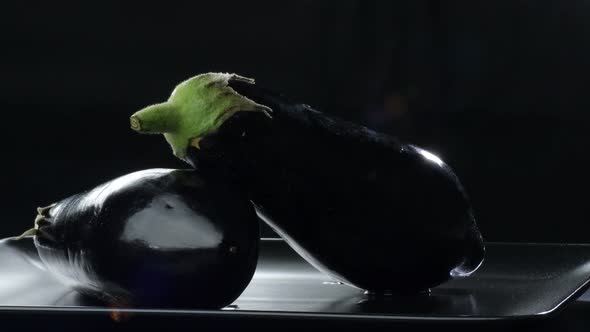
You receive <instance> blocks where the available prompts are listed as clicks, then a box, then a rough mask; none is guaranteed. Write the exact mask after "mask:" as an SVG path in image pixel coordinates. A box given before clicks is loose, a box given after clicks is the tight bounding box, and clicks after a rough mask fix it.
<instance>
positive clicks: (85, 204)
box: [23, 169, 259, 308]
mask: <svg viewBox="0 0 590 332" xmlns="http://www.w3.org/2000/svg"><path fill="white" fill-rule="evenodd" d="M38 213H39V214H38V215H37V218H36V219H35V228H33V229H32V230H30V231H28V232H25V234H23V235H24V236H29V235H32V236H34V242H35V246H36V248H37V251H38V253H39V256H40V259H41V261H42V262H43V263H44V265H45V266H46V267H47V269H48V270H49V271H50V272H51V273H52V274H54V275H56V276H57V277H58V278H59V279H60V280H61V281H62V282H63V283H64V284H66V285H68V286H71V287H73V288H74V289H76V290H78V291H79V292H80V293H82V294H85V295H89V296H93V297H95V298H98V299H100V300H101V301H104V303H107V304H109V305H112V306H118V307H159V308H189V307H190V308H221V307H224V306H226V305H228V304H230V303H232V302H233V301H234V300H235V299H236V298H237V297H238V296H239V295H240V294H241V293H242V291H243V290H244V289H245V288H246V286H247V285H248V283H249V282H250V280H251V278H252V276H253V274H254V270H255V268H256V263H257V259H258V242H259V228H258V227H259V221H258V218H257V217H256V213H255V211H254V209H253V207H252V205H251V204H250V203H249V202H248V200H247V199H245V197H244V196H243V195H242V194H240V191H239V190H235V189H234V188H232V186H231V184H229V183H228V182H227V181H224V180H223V179H222V178H221V177H214V176H211V175H208V176H207V177H206V178H205V177H202V176H201V175H200V174H199V173H198V172H196V171H194V170H172V169H149V170H143V171H138V172H134V173H131V174H127V175H125V176H122V177H119V178H116V179H114V180H112V181H109V182H106V183H104V184H102V185H100V186H98V187H96V188H94V189H92V190H90V191H87V192H84V193H80V194H76V195H73V196H70V197H68V198H65V199H63V200H60V201H59V202H57V203H55V204H52V205H50V206H48V207H45V208H39V209H38Z"/></svg>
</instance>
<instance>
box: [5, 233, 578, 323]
mask: <svg viewBox="0 0 590 332" xmlns="http://www.w3.org/2000/svg"><path fill="white" fill-rule="evenodd" d="M488 247H489V256H488V259H487V260H486V261H485V262H484V265H483V266H482V267H481V269H480V270H478V271H477V272H475V273H474V274H473V275H472V276H470V277H467V278H460V279H456V280H453V281H451V282H448V283H446V284H443V285H441V286H439V287H435V288H433V289H432V291H431V293H430V294H427V295H426V294H425V295H421V296H411V297H410V296H406V297H403V296H397V297H396V296H392V297H388V298H370V297H367V296H366V295H365V294H364V293H363V291H361V290H358V289H355V288H353V287H350V286H346V285H341V284H336V283H331V282H329V281H330V278H329V277H328V276H326V275H324V274H321V273H319V272H318V271H317V270H315V269H314V268H313V267H312V266H311V265H309V264H307V263H306V262H305V261H304V260H303V259H302V258H300V257H299V256H297V254H295V253H294V252H293V251H292V250H291V249H290V248H288V246H287V245H286V244H285V243H284V242H283V241H263V243H262V248H261V249H262V250H261V257H260V260H259V264H258V270H257V272H256V275H255V277H254V279H253V281H252V283H251V284H250V285H249V286H248V288H247V289H246V290H245V291H244V293H243V294H242V295H241V296H240V298H238V299H237V300H236V301H235V302H234V303H233V304H234V305H237V306H238V309H236V310H237V311H240V310H245V311H265V312H292V313H297V312H299V313H315V314H348V315H367V314H370V315H373V317H374V315H379V316H380V317H392V318H395V317H404V318H417V319H423V318H424V317H429V318H433V317H434V318H436V317H454V318H458V317H480V318H486V317H487V318H494V317H518V316H526V315H538V314H542V313H547V312H550V311H551V310H553V309H554V308H555V307H556V306H558V305H562V304H563V301H564V300H566V299H567V298H568V297H569V299H572V300H573V299H574V298H575V296H574V297H570V296H571V295H572V294H574V293H575V291H576V290H578V289H579V288H580V286H581V285H583V284H585V283H586V282H587V281H588V278H589V277H588V276H590V246H588V245H569V246H567V245H532V244H493V243H490V244H488ZM31 248H32V241H30V239H25V240H23V241H20V242H18V243H17V242H14V241H10V240H2V241H0V282H1V283H0V286H1V287H0V305H8V306H15V305H22V306H31V305H32V306H72V305H76V306H90V305H92V306H102V305H101V304H100V303H97V302H96V301H95V300H94V302H92V299H88V298H86V297H84V296H83V295H80V294H78V293H76V292H74V291H72V289H71V288H68V287H65V286H63V285H62V284H60V283H59V282H57V281H56V280H55V279H53V277H51V275H49V274H48V273H47V272H46V271H43V270H41V269H39V268H37V267H35V266H34V265H33V264H31V263H30V262H31V261H35V256H34V253H33V252H32V251H31ZM36 259H37V260H38V257H37V258H36ZM556 285H559V287H556ZM586 298H588V297H586Z"/></svg>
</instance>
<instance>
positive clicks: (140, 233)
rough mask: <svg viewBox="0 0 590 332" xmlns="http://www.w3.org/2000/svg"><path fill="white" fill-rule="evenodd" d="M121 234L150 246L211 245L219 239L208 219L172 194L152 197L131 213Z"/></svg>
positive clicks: (197, 247)
mask: <svg viewBox="0 0 590 332" xmlns="http://www.w3.org/2000/svg"><path fill="white" fill-rule="evenodd" d="M121 236H122V239H123V240H124V241H127V242H133V241H140V242H142V243H143V244H145V245H147V246H148V247H149V248H152V249H201V248H213V247H217V246H218V245H219V244H220V243H221V241H222V234H221V232H219V231H218V230H217V229H215V226H214V224H213V223H212V222H211V220H209V219H208V218H207V217H206V216H204V215H197V214H196V213H195V211H194V210H192V209H190V208H189V207H188V206H186V204H185V203H184V202H182V200H180V199H177V198H176V197H175V196H172V195H165V196H161V197H158V198H156V199H154V200H153V201H152V202H151V204H150V206H149V207H147V208H145V209H143V210H141V211H139V212H137V213H136V214H134V215H133V216H131V217H130V218H129V221H128V222H127V223H126V224H125V229H124V230H123V234H122V235H121Z"/></svg>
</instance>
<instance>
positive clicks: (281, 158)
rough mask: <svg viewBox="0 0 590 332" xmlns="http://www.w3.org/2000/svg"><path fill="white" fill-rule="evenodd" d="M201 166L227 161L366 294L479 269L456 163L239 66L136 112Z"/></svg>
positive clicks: (409, 289) (262, 210) (273, 217)
mask: <svg viewBox="0 0 590 332" xmlns="http://www.w3.org/2000/svg"><path fill="white" fill-rule="evenodd" d="M131 127H132V128H133V129H134V130H136V131H139V132H146V133H163V134H164V136H165V138H166V140H167V141H168V142H169V143H170V145H171V146H172V149H173V153H174V154H175V155H176V156H177V157H179V158H181V159H183V160H185V161H186V162H188V163H189V164H191V165H193V166H195V167H197V168H199V169H200V170H201V171H203V172H210V171H220V170H224V172H225V173H226V174H228V176H230V177H232V178H233V179H234V181H236V182H238V183H239V184H240V186H241V187H242V188H245V190H246V191H247V193H248V195H249V197H250V199H251V200H252V202H253V203H254V205H255V207H256V209H257V213H258V214H259V216H260V217H261V218H262V219H263V220H265V221H266V222H267V223H268V224H269V225H270V226H271V227H272V228H274V229H275V230H276V231H277V232H278V234H279V235H280V236H282V237H283V238H284V239H285V240H286V241H287V242H288V243H289V244H290V245H291V246H292V247H293V248H294V249H295V250H296V251H297V252H298V253H299V254H300V255H301V256H303V257H304V258H305V259H307V260H308V261H309V262H310V263H311V264H313V265H314V266H315V267H317V268H318V269H320V270H322V271H324V272H326V273H328V274H330V275H332V276H333V277H335V278H336V279H338V280H340V281H342V282H344V283H347V284H349V285H353V286H356V287H359V288H362V289H365V290H368V291H372V292H377V293H382V292H394V293H414V292H420V291H424V290H427V289H428V288H430V287H433V286H436V285H438V284H440V283H442V282H444V281H446V280H448V279H449V278H451V277H453V276H465V275H469V274H470V273H472V272H473V271H475V270H476V269H477V268H478V267H479V265H480V264H481V262H482V260H483V258H484V253H485V249H484V244H483V240H482V236H481V234H480V232H479V230H478V227H477V225H476V222H475V218H474V214H473V211H472V208H471V206H470V203H469V201H468V198H467V195H466V194H465V191H464V189H463V187H462V185H461V183H460V182H459V179H458V178H457V176H456V175H455V174H454V173H453V171H452V170H451V168H450V167H449V166H448V165H447V164H445V163H444V162H443V161H442V160H441V159H440V158H439V157H437V156H435V155H434V154H432V153H430V152H428V151H426V150H424V149H421V148H419V147H416V146H413V145H409V144H404V143H402V142H400V141H398V140H397V139H395V138H393V137H390V136H387V135H384V134H381V133H377V132H375V131H372V130H370V129H368V128H365V127H363V126H360V125H356V124H353V123H350V122H347V121H343V120H341V119H338V118H335V117H331V116H328V115H326V114H323V113H321V112H318V111H316V110H314V109H312V108H311V107H310V106H308V105H306V104H302V103H298V102H294V101H292V100H290V99H289V98H287V97H286V96H284V95H281V94H277V93H274V92H271V91H270V90H267V89H264V88H262V87H260V86H258V85H256V84H255V83H254V80H252V79H248V78H244V77H241V76H238V75H235V74H219V73H208V74H202V75H199V76H196V77H193V78H191V79H189V80H187V81H185V82H182V83H181V84H179V85H178V86H177V87H176V89H175V90H174V92H173V93H172V95H171V96H170V98H169V100H168V101H167V102H164V103H161V104H156V105H152V106H148V107H146V108H145V109H143V110H141V111H139V112H137V113H135V114H134V115H132V116H131Z"/></svg>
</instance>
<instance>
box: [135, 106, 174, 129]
mask: <svg viewBox="0 0 590 332" xmlns="http://www.w3.org/2000/svg"><path fill="white" fill-rule="evenodd" d="M177 111H178V110H177V108H176V107H175V106H174V105H172V104H171V103H169V102H165V103H160V104H155V105H151V106H148V107H146V108H144V109H142V110H140V111H138V112H137V113H135V114H133V115H132V116H131V118H130V122H131V129H133V130H135V131H137V132H140V133H152V134H163V133H171V132H174V131H175V130H176V129H177V127H178V121H177V119H178V117H177Z"/></svg>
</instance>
